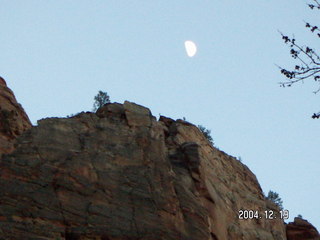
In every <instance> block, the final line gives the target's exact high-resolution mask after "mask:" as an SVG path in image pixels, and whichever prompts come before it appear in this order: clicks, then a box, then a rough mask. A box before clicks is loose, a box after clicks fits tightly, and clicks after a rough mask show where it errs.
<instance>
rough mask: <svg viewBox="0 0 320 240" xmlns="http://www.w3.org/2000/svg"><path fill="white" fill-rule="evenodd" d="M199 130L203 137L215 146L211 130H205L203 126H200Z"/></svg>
mask: <svg viewBox="0 0 320 240" xmlns="http://www.w3.org/2000/svg"><path fill="white" fill-rule="evenodd" d="M198 128H199V130H200V131H201V132H202V133H203V135H204V136H205V137H206V139H207V140H208V141H209V142H210V143H211V145H212V146H213V139H212V137H211V130H209V129H207V128H205V127H204V126H202V125H198Z"/></svg>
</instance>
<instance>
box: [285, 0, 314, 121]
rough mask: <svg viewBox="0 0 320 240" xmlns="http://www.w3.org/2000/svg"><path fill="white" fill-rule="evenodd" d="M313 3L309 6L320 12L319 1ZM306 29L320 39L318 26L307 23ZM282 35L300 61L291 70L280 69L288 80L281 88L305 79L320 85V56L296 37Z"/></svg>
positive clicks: (293, 56) (293, 54)
mask: <svg viewBox="0 0 320 240" xmlns="http://www.w3.org/2000/svg"><path fill="white" fill-rule="evenodd" d="M313 2H314V3H313V4H307V5H308V7H309V8H310V9H311V10H314V9H317V10H320V3H319V2H318V0H313ZM305 27H306V28H307V29H309V30H310V32H311V33H312V34H314V35H315V36H316V37H317V38H320V29H319V27H318V26H316V25H313V24H311V23H309V22H306V23H305ZM280 34H281V36H282V39H283V41H284V42H285V44H287V45H288V46H289V47H290V55H291V57H292V58H294V59H296V60H297V61H298V64H297V65H295V66H294V68H293V69H291V70H288V69H284V68H282V67H279V68H280V71H281V73H282V74H283V75H284V76H285V77H286V78H287V80H286V81H284V82H280V86H281V87H291V86H292V85H293V84H295V83H297V82H303V81H304V80H305V79H313V80H314V81H315V82H317V83H318V84H320V56H319V55H318V54H317V53H316V51H315V49H313V48H311V47H309V46H305V45H301V44H299V43H297V41H296V39H295V38H294V37H292V38H290V37H288V36H286V35H284V34H283V33H281V32H280ZM319 91H320V86H319V88H318V89H316V90H315V91H314V93H318V92H319ZM312 118H320V112H318V113H314V114H313V115H312Z"/></svg>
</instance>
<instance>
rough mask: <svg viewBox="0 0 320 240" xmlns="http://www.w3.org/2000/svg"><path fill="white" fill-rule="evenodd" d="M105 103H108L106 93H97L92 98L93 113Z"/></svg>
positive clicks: (108, 98) (108, 99)
mask: <svg viewBox="0 0 320 240" xmlns="http://www.w3.org/2000/svg"><path fill="white" fill-rule="evenodd" d="M106 103H110V97H109V95H108V93H107V92H102V91H99V92H98V94H97V95H96V96H95V97H94V103H93V111H97V110H98V108H100V107H102V106H103V105H105V104H106Z"/></svg>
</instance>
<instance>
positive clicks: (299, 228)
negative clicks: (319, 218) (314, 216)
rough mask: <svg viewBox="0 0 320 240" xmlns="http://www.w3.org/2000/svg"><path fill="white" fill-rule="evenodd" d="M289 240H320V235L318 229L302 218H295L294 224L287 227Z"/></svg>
mask: <svg viewBox="0 0 320 240" xmlns="http://www.w3.org/2000/svg"><path fill="white" fill-rule="evenodd" d="M287 239H288V240H301V239H305V240H320V235H319V233H318V231H317V229H316V228H315V227H314V226H313V225H312V224H311V223H309V222H308V221H307V220H305V219H302V218H298V217H296V218H294V222H291V223H289V224H288V225H287Z"/></svg>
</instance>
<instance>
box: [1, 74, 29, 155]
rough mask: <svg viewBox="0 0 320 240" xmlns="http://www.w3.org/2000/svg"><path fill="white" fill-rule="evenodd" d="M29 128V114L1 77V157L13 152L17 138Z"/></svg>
mask: <svg viewBox="0 0 320 240" xmlns="http://www.w3.org/2000/svg"><path fill="white" fill-rule="evenodd" d="M29 128H31V123H30V120H29V118H28V116H27V114H26V113H25V112H24V110H23V108H22V106H21V105H20V104H19V103H18V102H17V100H16V98H15V96H14V94H13V92H12V91H11V90H10V89H9V88H8V87H7V84H6V82H5V80H4V79H3V78H1V77H0V156H1V154H4V153H6V154H7V153H10V152H12V151H13V149H14V142H15V139H16V137H17V136H19V135H21V134H22V133H23V132H24V131H25V130H27V129H29Z"/></svg>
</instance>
